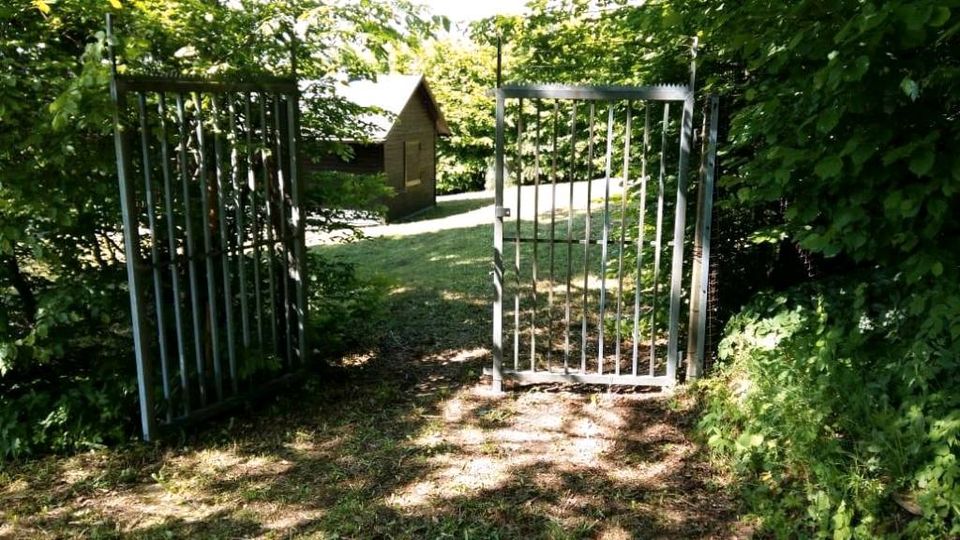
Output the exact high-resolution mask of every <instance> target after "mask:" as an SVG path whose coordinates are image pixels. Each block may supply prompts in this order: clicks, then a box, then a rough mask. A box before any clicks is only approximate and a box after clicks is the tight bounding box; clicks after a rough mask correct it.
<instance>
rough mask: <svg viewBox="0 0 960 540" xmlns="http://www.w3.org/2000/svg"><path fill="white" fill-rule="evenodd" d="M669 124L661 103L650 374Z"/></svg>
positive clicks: (652, 369)
mask: <svg viewBox="0 0 960 540" xmlns="http://www.w3.org/2000/svg"><path fill="white" fill-rule="evenodd" d="M669 126H670V103H664V104H663V122H662V125H661V131H660V177H659V180H658V182H657V229H656V233H654V234H655V238H654V240H653V246H654V250H653V300H652V301H651V303H650V306H651V308H652V309H651V310H650V376H651V377H652V376H653V375H654V372H655V371H656V362H657V306H658V305H659V304H658V302H657V301H658V299H659V293H660V258H661V255H662V253H663V206H664V194H665V193H666V179H667V128H668V127H669Z"/></svg>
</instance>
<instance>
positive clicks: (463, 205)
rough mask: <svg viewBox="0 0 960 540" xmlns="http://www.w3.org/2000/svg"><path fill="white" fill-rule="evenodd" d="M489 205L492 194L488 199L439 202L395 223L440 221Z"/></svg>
mask: <svg viewBox="0 0 960 540" xmlns="http://www.w3.org/2000/svg"><path fill="white" fill-rule="evenodd" d="M491 204H493V195H492V194H491V195H490V196H489V197H487V196H484V197H471V198H464V199H447V200H440V201H438V202H437V204H436V206H433V207H432V208H429V209H427V210H424V211H423V212H420V213H417V214H415V215H413V216H410V217H407V218H401V219H398V220H396V221H395V223H414V222H417V221H428V220H431V219H441V218H445V217H450V216H455V215H458V214H463V213H466V212H472V211H473V210H477V209H480V208H483V207H485V206H490V205H491Z"/></svg>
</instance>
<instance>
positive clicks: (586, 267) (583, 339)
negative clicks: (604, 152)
mask: <svg viewBox="0 0 960 540" xmlns="http://www.w3.org/2000/svg"><path fill="white" fill-rule="evenodd" d="M595 113H596V104H594V103H593V102H590V113H589V119H588V120H587V125H588V128H587V221H586V228H585V230H584V231H583V240H584V242H583V303H582V304H583V305H582V311H581V315H580V323H581V326H580V343H581V345H580V373H582V374H586V373H587V344H588V343H589V342H588V341H587V304H588V300H589V298H588V294H589V291H590V225H591V220H592V217H593V216H592V215H591V213H590V203H591V199H592V198H593V130H594V118H595Z"/></svg>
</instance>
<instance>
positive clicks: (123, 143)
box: [107, 14, 156, 441]
mask: <svg viewBox="0 0 960 540" xmlns="http://www.w3.org/2000/svg"><path fill="white" fill-rule="evenodd" d="M107 39H108V42H109V43H110V44H111V45H110V46H109V48H108V51H109V55H110V66H111V70H110V97H111V98H112V100H113V105H114V107H113V144H114V149H115V151H116V153H117V180H118V182H119V184H120V210H121V213H122V214H123V244H124V250H125V251H126V259H127V261H126V266H127V282H128V283H129V285H130V317H131V322H132V328H133V348H134V352H135V354H136V359H137V391H138V394H139V397H140V424H141V426H142V428H143V438H144V440H147V441H151V440H153V439H154V437H155V434H156V418H154V416H153V383H152V380H151V379H152V377H151V375H152V374H151V371H150V369H151V365H150V351H149V349H148V348H147V347H146V343H145V341H144V340H145V339H146V332H147V328H146V320H145V319H146V313H145V312H144V309H143V302H142V299H143V290H142V285H141V282H140V275H139V273H138V272H137V264H138V263H139V261H140V257H141V255H140V239H139V235H138V228H137V220H136V218H135V212H136V203H135V201H134V194H133V186H132V185H131V184H130V179H129V177H128V175H129V171H130V152H129V150H128V147H127V139H126V137H125V136H124V133H123V125H122V123H121V111H124V110H126V99H125V97H124V96H123V95H122V94H121V93H120V92H119V91H118V90H117V77H116V59H115V57H114V55H113V46H112V43H113V20H112V18H111V16H110V15H109V14H108V15H107Z"/></svg>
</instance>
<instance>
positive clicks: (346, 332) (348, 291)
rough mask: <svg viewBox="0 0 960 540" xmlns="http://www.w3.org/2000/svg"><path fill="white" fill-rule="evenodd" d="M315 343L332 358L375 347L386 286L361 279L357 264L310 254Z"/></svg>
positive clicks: (311, 306) (382, 312)
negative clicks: (371, 345)
mask: <svg viewBox="0 0 960 540" xmlns="http://www.w3.org/2000/svg"><path fill="white" fill-rule="evenodd" d="M309 268H310V270H309V271H310V275H311V276H313V277H312V280H313V281H312V282H311V284H310V285H311V286H310V293H309V299H308V304H309V306H308V307H309V310H310V330H311V343H313V344H314V347H315V348H317V349H319V350H320V351H321V354H323V355H325V356H327V357H330V356H335V355H340V354H343V353H345V352H347V351H349V350H354V349H356V348H358V347H360V346H363V345H366V344H369V343H372V342H373V340H374V339H375V338H376V336H377V335H378V330H377V329H378V328H382V327H383V325H382V324H381V323H382V321H383V316H384V314H385V313H386V312H385V310H384V306H385V304H384V299H385V295H386V290H387V289H386V286H385V284H384V283H381V282H379V281H375V280H364V279H361V278H359V277H358V276H357V274H356V271H355V268H354V266H353V264H351V263H348V262H345V261H342V260H339V259H328V258H326V257H322V256H320V255H318V254H316V253H311V254H310V259H309Z"/></svg>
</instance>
